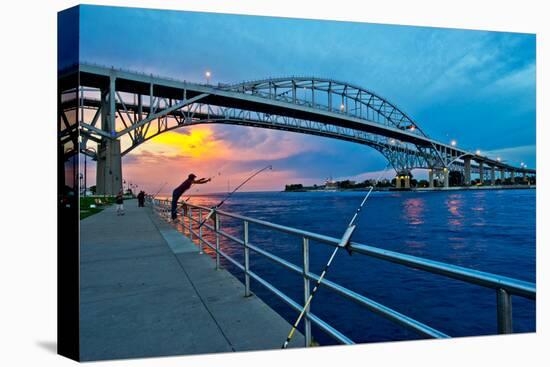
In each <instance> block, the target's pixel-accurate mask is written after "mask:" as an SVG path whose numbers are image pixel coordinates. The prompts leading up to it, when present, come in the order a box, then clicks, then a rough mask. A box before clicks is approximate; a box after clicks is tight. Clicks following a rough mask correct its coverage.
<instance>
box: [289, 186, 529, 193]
mask: <svg viewBox="0 0 550 367" xmlns="http://www.w3.org/2000/svg"><path fill="white" fill-rule="evenodd" d="M536 188H537V186H536V185H499V186H496V185H495V186H452V187H433V188H430V187H414V188H409V189H403V188H402V189H398V188H395V187H375V188H374V189H373V190H372V191H397V192H401V191H424V192H431V191H461V190H466V191H469V190H529V189H533V190H535V189H536ZM366 191H369V188H368V187H364V188H363V187H362V188H358V189H334V190H323V189H297V190H283V191H281V192H288V193H291V192H324V193H328V192H366Z"/></svg>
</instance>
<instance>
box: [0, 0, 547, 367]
mask: <svg viewBox="0 0 550 367" xmlns="http://www.w3.org/2000/svg"><path fill="white" fill-rule="evenodd" d="M86 3H90V4H108V5H120V6H139V7H149V8H166V9H180V10H194V11H211V12H225V13H237V14H255V15H271V16H286V17H295V18H315V19H333V20H345V21H362V22H371V23H372V22H375V23H389V24H408V25H424V26H444V27H456V28H469V29H489V30H501V31H515V32H527V33H537V162H538V165H537V169H538V177H537V181H538V182H537V183H538V185H537V186H538V189H537V271H538V274H537V275H538V277H537V288H538V305H537V306H538V307H537V310H538V312H537V314H538V315H537V324H538V325H537V330H538V332H537V334H536V335H535V334H527V335H514V336H507V337H475V338H461V339H453V340H450V341H420V342H399V343H379V344H369V345H360V346H354V347H330V348H319V349H310V350H298V351H285V352H279V351H275V352H273V351H272V352H254V353H238V354H218V355H206V356H205V355H202V356H191V357H170V358H152V359H141V360H130V361H117V362H103V363H101V365H117V366H129V365H132V366H182V365H192V366H219V365H223V366H243V365H256V366H258V365H262V366H263V365H274V366H289V365H293V366H294V365H304V366H316V367H317V366H337V365H342V364H344V363H346V364H348V363H351V364H353V365H369V366H377V365H383V366H386V365H397V364H399V365H422V366H438V367H439V366H442V365H444V366H468V365H473V366H478V365H497V364H498V365H501V366H518V365H520V366H521V365H541V364H543V363H544V362H547V361H548V354H547V353H544V352H545V351H544V349H543V345H544V344H545V343H544V341H543V340H544V339H545V338H547V337H548V316H547V315H548V312H549V310H550V307H549V304H548V298H547V297H546V294H548V284H549V281H548V280H547V276H548V270H547V269H546V268H547V265H546V266H545V265H544V264H548V260H549V256H548V254H549V251H548V245H549V242H548V238H549V237H548V226H547V225H546V227H545V225H544V223H543V220H544V219H546V218H545V214H546V213H545V212H546V208H547V207H548V204H549V202H548V188H547V184H546V183H547V179H546V178H547V174H546V166H547V164H548V163H545V161H546V162H548V160H547V159H546V158H548V146H547V145H545V142H547V141H548V139H549V138H550V137H549V136H548V128H547V127H545V124H544V123H543V121H547V117H548V114H547V112H546V108H545V106H544V104H543V103H542V101H543V100H544V90H545V87H546V86H547V85H548V78H547V74H546V73H545V69H544V68H545V67H546V66H548V65H547V63H545V61H546V60H547V58H548V50H549V48H548V38H549V36H550V34H549V26H548V17H547V14H548V11H547V9H545V6H544V2H542V1H530V0H523V1H514V2H512V1H503V0H501V1H480V0H476V1H471V0H461V1H460V0H459V1H457V0H453V1H428V0H414V1H406V0H401V1H387V0H386V1H376V2H371V1H369V2H367V1H351V0H339V1H331V2H319V1H315V2H314V1H311V2H306V1H302V2H298V1H296V0H270V1H257V0H256V1H253V0H246V1H239V2H238V3H236V2H235V1H214V0H201V1H198V0H197V1H166V0H165V1H160V0H157V1H153V0H146V1H101V2H100V1H87V2H86ZM75 4H77V3H76V2H73V1H63V0H49V1H27V0H17V1H10V2H7V3H4V4H3V9H2V11H1V12H0V13H1V17H2V21H1V22H0V26H1V27H2V32H1V33H0V34H2V43H1V45H2V46H1V47H2V59H1V60H2V61H1V62H2V68H1V69H0V70H1V72H2V82H3V83H2V86H1V88H0V90H1V91H2V99H1V101H2V115H3V116H4V118H3V119H2V120H1V123H2V130H1V132H2V134H3V136H2V137H3V139H2V142H1V143H0V157H1V162H2V167H1V168H0V169H1V172H2V176H1V177H2V179H0V192H1V193H2V194H3V195H2V199H1V200H0V203H1V204H2V205H1V207H0V213H1V214H0V215H1V216H2V221H1V222H0V223H2V224H1V228H2V230H1V231H0V233H1V234H0V236H1V240H0V244H1V245H0V246H1V248H2V252H1V256H0V259H1V260H0V261H1V263H0V271H1V276H0V279H1V283H0V284H1V288H0V291H1V297H0V299H1V301H0V305H1V306H0V307H1V312H0V318H1V319H0V337H1V340H0V346H1V350H2V353H0V361H1V362H0V364H2V365H6V366H11V365H31V366H32V365H40V366H44V365H46V366H49V365H62V366H64V365H71V364H72V362H71V361H69V360H67V359H64V358H62V357H59V356H57V355H56V354H54V353H53V352H51V348H52V345H53V343H55V339H56V321H55V318H56V285H55V284H56V216H55V215H54V213H55V211H56V206H55V200H56V199H55V197H56V187H55V180H56V173H55V172H56V166H55V163H56V162H55V152H56V146H55V144H56V136H55V123H54V121H56V103H55V100H56V98H55V91H56V47H57V46H56V40H57V38H56V12H57V11H59V10H62V9H65V8H67V7H70V6H73V5H75ZM29 106H32V107H29ZM544 311H546V312H544ZM546 344H548V343H546ZM48 346H50V347H48ZM539 361H540V362H539Z"/></svg>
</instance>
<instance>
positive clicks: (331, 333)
mask: <svg viewBox="0 0 550 367" xmlns="http://www.w3.org/2000/svg"><path fill="white" fill-rule="evenodd" d="M199 240H201V241H202V242H203V243H205V244H206V245H207V246H208V247H210V248H211V249H212V250H214V251H216V248H215V246H214V245H213V244H211V243H210V242H208V241H207V240H205V239H203V238H199ZM219 253H220V255H221V256H223V257H224V258H225V259H227V260H229V261H230V262H231V263H232V264H233V265H235V266H236V267H237V268H239V269H240V270H242V271H243V272H244V271H245V268H244V266H243V265H241V264H240V263H239V262H237V261H236V260H235V259H233V258H232V257H231V256H229V255H227V254H226V253H224V252H223V251H221V250H219ZM248 275H249V276H250V277H251V278H252V279H254V280H256V281H257V282H258V283H260V284H261V285H263V286H264V287H265V288H266V289H268V290H269V291H270V292H272V293H274V294H275V295H276V296H278V297H279V298H280V299H281V300H283V301H284V302H285V303H287V304H288V305H289V306H291V307H292V308H293V309H294V310H296V311H298V312H300V311H301V310H302V307H301V306H300V305H299V304H298V303H296V302H294V301H293V300H292V299H291V298H290V297H288V296H287V295H286V294H284V293H283V292H281V291H280V290H279V289H277V288H276V287H275V286H273V285H272V284H271V283H269V282H268V281H266V280H264V279H263V278H261V277H260V276H259V275H257V274H256V273H254V272H252V271H250V270H249V271H248ZM307 318H308V319H309V320H311V322H313V323H314V324H315V325H317V326H318V327H319V328H320V329H321V330H323V331H324V332H325V333H327V335H329V336H331V337H333V338H334V339H336V340H337V341H339V342H341V343H343V344H354V342H353V341H352V340H351V339H349V338H348V337H347V336H345V335H344V334H342V333H341V332H339V331H338V330H336V329H335V328H333V327H332V326H330V325H329V324H327V323H326V322H325V321H323V320H321V319H320V318H319V317H317V316H315V315H314V314H312V313H309V315H307Z"/></svg>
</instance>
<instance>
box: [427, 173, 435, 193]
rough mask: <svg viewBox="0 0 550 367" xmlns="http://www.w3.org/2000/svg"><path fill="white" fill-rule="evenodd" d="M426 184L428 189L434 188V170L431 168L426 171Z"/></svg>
mask: <svg viewBox="0 0 550 367" xmlns="http://www.w3.org/2000/svg"><path fill="white" fill-rule="evenodd" d="M428 184H429V185H428V187H430V188H431V189H433V188H434V170H433V169H432V168H430V169H429V170H428Z"/></svg>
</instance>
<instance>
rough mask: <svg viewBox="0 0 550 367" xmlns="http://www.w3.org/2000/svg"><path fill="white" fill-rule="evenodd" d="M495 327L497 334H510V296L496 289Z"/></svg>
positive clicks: (502, 290) (500, 289)
mask: <svg viewBox="0 0 550 367" xmlns="http://www.w3.org/2000/svg"><path fill="white" fill-rule="evenodd" d="M497 325H498V333H499V334H511V333H512V330H513V328H512V296H511V295H510V294H509V293H508V292H507V291H506V290H504V289H502V288H499V289H497Z"/></svg>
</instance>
